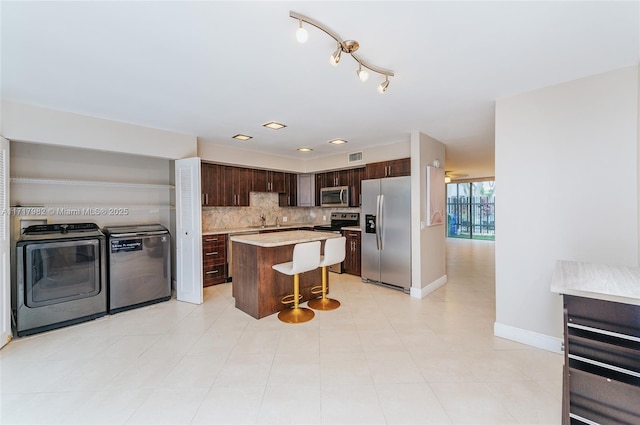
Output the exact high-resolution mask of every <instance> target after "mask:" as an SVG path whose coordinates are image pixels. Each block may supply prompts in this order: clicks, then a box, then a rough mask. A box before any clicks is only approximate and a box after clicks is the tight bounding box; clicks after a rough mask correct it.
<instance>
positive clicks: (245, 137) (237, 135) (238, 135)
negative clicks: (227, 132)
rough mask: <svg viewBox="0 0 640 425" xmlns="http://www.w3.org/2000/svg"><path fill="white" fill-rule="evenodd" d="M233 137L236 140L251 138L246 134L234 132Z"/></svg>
mask: <svg viewBox="0 0 640 425" xmlns="http://www.w3.org/2000/svg"><path fill="white" fill-rule="evenodd" d="M233 138H234V139H238V140H243V141H244V140H249V139H253V137H251V136H247V135H246V134H236V135H235V136H233Z"/></svg>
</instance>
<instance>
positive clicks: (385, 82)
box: [378, 77, 389, 93]
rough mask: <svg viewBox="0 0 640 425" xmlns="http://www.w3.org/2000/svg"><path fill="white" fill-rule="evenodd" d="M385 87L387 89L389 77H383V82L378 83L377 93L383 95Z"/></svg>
mask: <svg viewBox="0 0 640 425" xmlns="http://www.w3.org/2000/svg"><path fill="white" fill-rule="evenodd" d="M387 87H389V77H385V78H384V81H383V82H381V83H380V85H379V86H378V91H379V92H380V93H384V92H386V91H387Z"/></svg>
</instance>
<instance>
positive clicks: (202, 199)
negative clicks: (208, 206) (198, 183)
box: [200, 193, 204, 205]
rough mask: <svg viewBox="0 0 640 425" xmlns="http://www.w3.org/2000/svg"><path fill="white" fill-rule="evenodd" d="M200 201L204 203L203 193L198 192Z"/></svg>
mask: <svg viewBox="0 0 640 425" xmlns="http://www.w3.org/2000/svg"><path fill="white" fill-rule="evenodd" d="M200 203H201V204H202V205H204V193H201V194H200Z"/></svg>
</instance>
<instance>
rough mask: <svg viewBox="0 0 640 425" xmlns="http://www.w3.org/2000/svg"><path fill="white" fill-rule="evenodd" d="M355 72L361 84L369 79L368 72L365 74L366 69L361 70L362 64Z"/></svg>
mask: <svg viewBox="0 0 640 425" xmlns="http://www.w3.org/2000/svg"><path fill="white" fill-rule="evenodd" d="M356 72H357V74H358V78H360V81H362V82H363V83H364V82H365V81H367V80H368V79H369V72H367V70H366V69H362V64H360V67H359V68H358V71H356Z"/></svg>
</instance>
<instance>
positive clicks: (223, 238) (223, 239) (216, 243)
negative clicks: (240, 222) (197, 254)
mask: <svg viewBox="0 0 640 425" xmlns="http://www.w3.org/2000/svg"><path fill="white" fill-rule="evenodd" d="M227 237H228V236H227V235H226V234H219V235H208V236H202V286H211V285H217V284H219V283H225V282H226V281H227Z"/></svg>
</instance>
